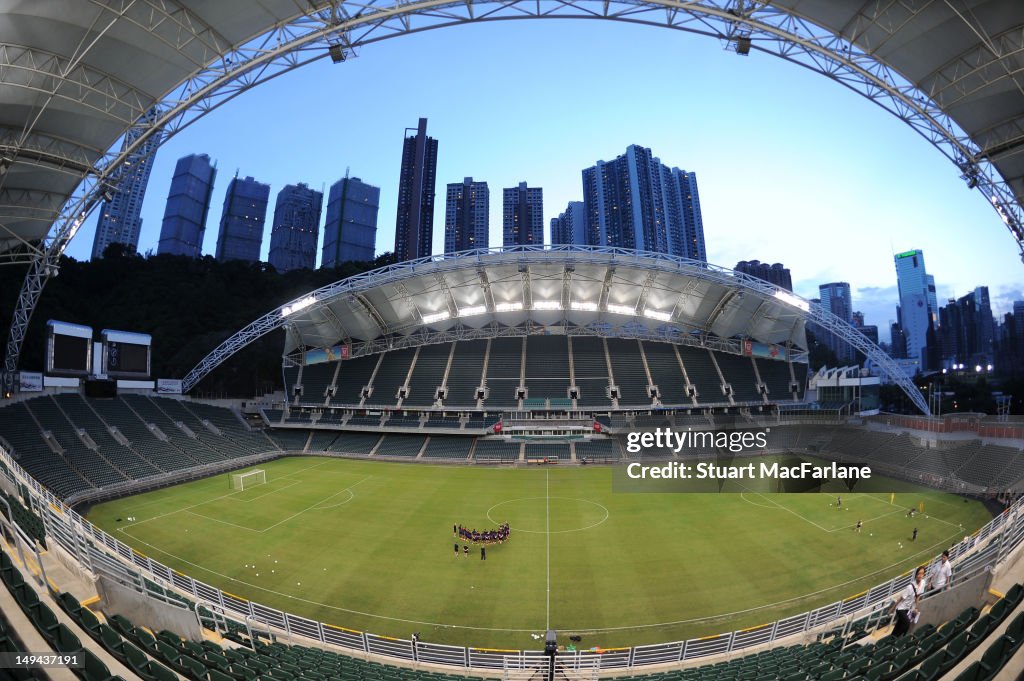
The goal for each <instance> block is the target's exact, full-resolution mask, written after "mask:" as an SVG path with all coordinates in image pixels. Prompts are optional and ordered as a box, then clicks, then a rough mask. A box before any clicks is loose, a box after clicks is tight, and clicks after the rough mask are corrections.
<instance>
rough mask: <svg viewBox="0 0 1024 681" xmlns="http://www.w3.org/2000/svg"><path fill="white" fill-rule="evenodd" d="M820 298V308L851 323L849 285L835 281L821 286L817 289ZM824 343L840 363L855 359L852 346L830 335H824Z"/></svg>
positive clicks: (851, 303) (851, 305)
mask: <svg viewBox="0 0 1024 681" xmlns="http://www.w3.org/2000/svg"><path fill="white" fill-rule="evenodd" d="M818 292H819V293H820V296H821V306H822V307H823V308H825V309H826V310H828V311H829V312H831V313H832V314H834V315H835V316H837V317H839V318H840V319H842V320H843V321H844V322H846V323H847V324H851V323H853V302H852V301H851V300H850V285H849V284H848V283H846V282H845V281H837V282H833V283H831V284H822V285H820V286H819V287H818ZM824 342H825V343H826V344H827V345H828V347H829V348H830V349H831V350H832V352H834V353H835V355H836V357H837V358H838V359H839V361H840V362H850V361H853V360H854V358H855V351H854V349H853V347H852V346H850V345H849V344H848V343H846V342H845V341H843V340H842V339H839V338H836V337H835V336H833V335H832V334H830V333H829V334H825V338H824Z"/></svg>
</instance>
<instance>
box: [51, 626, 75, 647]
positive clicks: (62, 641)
mask: <svg viewBox="0 0 1024 681" xmlns="http://www.w3.org/2000/svg"><path fill="white" fill-rule="evenodd" d="M50 643H51V644H53V649H54V650H56V651H57V652H58V653H75V652H78V651H80V650H82V642H81V641H80V640H79V638H78V637H77V636H75V634H74V632H72V631H71V630H70V629H68V628H67V627H66V626H64V625H63V624H58V625H57V628H56V629H54V630H53V638H51V639H50Z"/></svg>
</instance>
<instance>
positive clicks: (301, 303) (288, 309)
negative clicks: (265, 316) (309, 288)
mask: <svg viewBox="0 0 1024 681" xmlns="http://www.w3.org/2000/svg"><path fill="white" fill-rule="evenodd" d="M315 303H316V296H306V297H305V298H302V299H301V300H297V301H295V302H294V303H292V304H291V305H285V306H284V307H282V308H281V314H282V315H284V316H285V317H288V316H290V315H293V314H295V313H296V312H300V311H302V310H305V309H306V308H307V307H309V306H310V305H313V304H315Z"/></svg>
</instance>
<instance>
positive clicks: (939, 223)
mask: <svg viewBox="0 0 1024 681" xmlns="http://www.w3.org/2000/svg"><path fill="white" fill-rule="evenodd" d="M421 116H425V117H427V118H429V126H428V132H429V134H430V135H431V136H433V137H435V138H437V139H438V140H439V148H438V182H437V196H438V199H437V202H436V214H435V218H434V251H435V252H440V251H441V250H443V239H444V234H443V232H444V215H443V211H444V192H445V185H446V184H447V183H449V182H460V181H461V180H462V178H463V177H465V176H473V177H474V178H475V179H477V180H485V181H487V182H488V183H489V186H490V190H491V220H490V231H491V244H492V245H500V243H501V189H502V188H503V187H510V186H514V185H515V184H517V183H518V182H520V181H524V180H525V181H526V182H528V183H529V184H530V186H541V187H543V188H544V212H545V225H547V222H548V221H549V220H550V218H551V217H554V216H556V215H557V214H558V213H559V212H561V211H563V210H564V209H565V205H566V203H567V202H568V201H570V200H580V199H581V198H582V188H581V179H580V173H581V171H582V169H583V168H585V167H587V166H589V165H592V164H593V163H594V162H595V161H597V160H598V159H605V160H607V159H611V158H613V157H615V156H616V155H618V154H621V153H622V152H623V151H624V150H625V148H626V146H627V145H629V144H640V145H643V146H646V147H650V148H651V149H653V151H654V153H655V155H657V156H658V157H660V158H661V160H662V162H664V163H666V164H667V165H669V166H678V167H680V168H684V169H686V170H688V171H694V172H696V173H697V177H698V183H699V187H700V194H701V206H702V210H703V217H704V230H705V240H706V243H707V252H708V260H709V261H711V262H713V263H716V264H720V265H725V266H729V267H732V266H734V265H735V264H736V262H737V261H739V260H746V259H753V258H757V259H759V260H762V261H769V262H783V263H784V264H785V265H786V266H788V267H789V268H790V269H791V270H792V273H793V280H794V287H795V289H796V291H797V293H799V294H801V295H804V296H807V297H817V286H818V284H821V283H825V282H830V281H847V282H849V283H850V284H851V286H852V287H853V298H854V308H855V309H859V310H863V311H864V312H865V314H866V316H867V323H869V324H878V325H879V327H883V328H880V330H881V331H882V332H883V333H882V335H883V337H885V336H887V335H888V329H887V325H888V322H889V320H891V319H894V318H895V305H896V300H897V295H896V275H895V268H894V265H893V257H892V256H893V253H894V252H900V251H904V250H909V249H911V248H921V249H923V250H924V251H925V260H926V264H927V269H928V272H929V273H930V274H933V275H934V276H935V280H936V284H937V286H938V297H939V300H940V304H944V301H945V299H946V298H948V297H951V296H961V295H964V294H965V293H967V292H968V291H969V290H971V289H973V288H974V287H975V286H979V285H988V286H989V287H990V291H991V295H992V301H993V307H994V311H995V312H996V314H997V316H1001V315H1002V313H1004V312H1006V311H1009V309H1010V308H1011V307H1012V302H1013V300H1020V299H1024V276H1022V274H1024V270H1022V264H1021V262H1020V259H1019V257H1018V255H1017V250H1016V247H1015V245H1014V243H1013V240H1012V238H1011V237H1010V235H1009V233H1008V231H1007V230H1006V228H1005V227H1004V226H1003V225H1002V223H1001V222H1000V220H999V218H998V217H997V216H996V214H995V212H994V211H993V210H992V209H991V208H990V207H989V206H988V205H987V203H986V201H985V199H984V197H983V196H982V195H981V194H980V193H978V192H976V191H972V190H968V189H967V187H966V184H965V183H964V181H963V180H961V179H960V178H959V177H958V173H957V171H956V169H955V168H954V167H953V166H952V165H951V164H950V163H949V162H948V161H947V160H946V159H945V157H944V156H942V155H941V154H940V153H939V152H938V150H936V149H935V148H934V147H932V146H931V145H930V144H929V143H928V142H926V141H925V140H924V139H923V138H922V137H920V136H919V135H917V134H916V133H915V132H914V131H913V130H911V129H910V128H909V127H908V126H907V125H905V124H904V123H901V122H900V121H898V120H897V119H896V118H894V117H893V116H892V115H890V114H888V113H887V112H885V111H884V110H883V109H881V108H880V107H878V106H876V105H874V104H872V103H870V102H869V101H868V100H866V99H864V98H863V97H861V96H860V95H858V94H856V93H854V92H852V91H850V90H848V89H847V88H845V87H844V86H842V85H840V84H838V83H836V82H834V81H831V80H829V79H827V78H825V77H823V76H821V75H818V74H815V73H812V72H810V71H808V70H806V69H803V68H801V67H798V66H795V65H793V64H789V63H787V62H784V61H783V60H781V59H778V58H775V57H772V56H769V55H765V54H759V53H756V52H754V53H752V54H751V56H749V57H740V56H738V55H736V54H734V53H732V52H730V51H726V50H724V49H723V48H722V45H721V44H720V43H719V42H717V41H715V40H712V39H709V38H705V37H702V36H695V35H690V34H686V33H683V32H679V31H673V30H669V29H664V28H654V27H644V26H630V25H625V24H621V23H614V22H608V21H587V20H548V21H537V20H531V21H505V22H495V23H491V24H476V25H468V26H461V27H456V28H448V29H439V30H435V31H427V32H424V33H421V34H413V35H408V36H403V37H401V38H400V39H394V40H386V41H382V42H380V43H376V44H373V45H369V46H366V47H364V48H361V49H360V50H359V53H358V56H357V57H356V58H353V59H349V60H348V61H346V62H344V63H342V64H338V65H335V64H332V63H330V61H329V60H327V59H323V60H320V61H319V62H317V63H315V64H312V65H309V66H307V67H304V68H301V69H298V70H296V71H294V72H292V73H289V74H286V75H284V76H281V77H279V78H277V79H275V80H273V81H271V82H269V83H266V84H264V85H262V86H260V87H258V88H256V89H254V90H252V91H250V92H248V93H245V94H244V95H242V96H241V97H239V98H237V99H236V100H234V101H233V102H230V103H228V104H227V105H225V106H223V107H221V108H220V109H218V110H216V111H214V112H213V113H211V114H209V115H207V116H206V117H205V118H203V119H201V120H200V121H199V122H197V123H195V124H194V125H192V126H191V127H189V128H187V129H186V130H184V131H182V132H181V133H179V134H178V135H177V136H175V137H174V138H172V139H170V140H169V141H167V142H166V143H165V144H164V145H163V147H162V148H161V149H160V150H159V152H158V155H157V159H156V163H155V165H154V169H153V174H152V177H151V180H150V184H149V190H148V193H147V195H146V200H145V204H144V208H143V219H144V222H143V232H142V237H141V239H140V243H139V250H140V251H143V252H145V251H147V250H150V249H152V250H153V251H154V252H155V250H156V244H157V241H158V238H159V232H160V222H161V219H162V216H163V209H164V203H165V201H166V197H167V191H168V188H169V186H170V180H171V175H172V173H173V170H174V164H175V162H176V161H177V159H178V158H179V157H181V156H184V155H186V154H189V153H207V154H209V155H210V156H211V158H213V159H215V160H216V162H217V166H218V176H217V182H216V185H215V187H214V194H213V196H214V198H213V203H212V205H211V209H210V216H209V220H208V223H207V230H206V238H205V243H204V252H206V253H213V252H214V249H215V245H216V238H217V225H218V223H219V220H220V213H221V204H222V202H223V197H224V191H225V189H226V187H227V183H228V181H229V180H230V178H231V177H232V176H233V175H234V174H235V172H236V171H237V172H238V173H239V174H240V175H242V176H244V175H252V176H254V177H255V178H257V179H259V180H260V181H263V182H267V183H269V184H270V185H271V206H270V209H269V211H268V213H269V214H268V220H267V221H268V227H267V232H266V233H265V235H264V251H263V254H264V257H265V256H266V249H267V245H268V244H269V241H270V235H269V231H270V230H269V223H270V221H271V217H272V211H273V202H274V200H275V198H276V195H277V192H278V191H280V189H281V188H282V187H284V185H286V184H289V183H296V182H306V183H308V184H309V185H310V186H313V187H315V188H317V189H319V188H320V187H321V186H324V187H329V186H330V184H331V183H333V182H335V181H336V180H337V179H339V178H340V177H342V176H343V175H344V174H345V171H346V169H349V170H350V173H351V174H352V175H353V176H356V177H360V178H362V179H363V181H365V182H369V183H371V184H374V185H376V186H379V187H380V188H381V209H380V213H379V216H378V232H377V250H378V252H383V251H389V250H392V248H393V244H394V221H395V201H396V188H397V183H398V171H399V162H400V159H401V151H402V137H403V134H404V132H403V131H404V129H405V128H406V127H413V126H415V125H416V122H417V119H418V118H419V117H421ZM94 230H95V216H94V217H93V219H91V220H90V221H89V223H87V225H86V227H84V228H83V230H82V231H81V233H80V234H79V235H78V237H77V238H76V240H75V241H74V242H73V243H72V244H71V246H70V247H69V249H68V254H69V255H71V256H73V257H76V258H79V259H85V258H88V256H89V252H90V249H91V245H92V239H93V234H94Z"/></svg>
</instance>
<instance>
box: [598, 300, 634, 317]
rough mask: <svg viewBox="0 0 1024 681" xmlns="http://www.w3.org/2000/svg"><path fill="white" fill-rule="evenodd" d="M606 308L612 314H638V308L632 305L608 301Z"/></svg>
mask: <svg viewBox="0 0 1024 681" xmlns="http://www.w3.org/2000/svg"><path fill="white" fill-rule="evenodd" d="M605 309H606V310H608V312H611V313H612V314H625V315H630V316H632V315H635V314H636V308H635V307H633V306H632V305H616V304H615V303H608V304H607V305H605Z"/></svg>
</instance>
